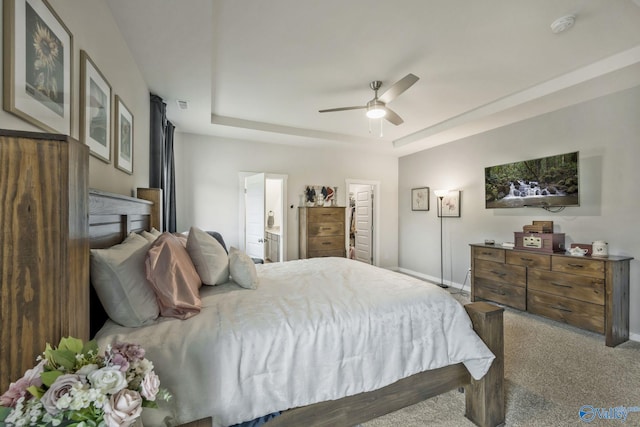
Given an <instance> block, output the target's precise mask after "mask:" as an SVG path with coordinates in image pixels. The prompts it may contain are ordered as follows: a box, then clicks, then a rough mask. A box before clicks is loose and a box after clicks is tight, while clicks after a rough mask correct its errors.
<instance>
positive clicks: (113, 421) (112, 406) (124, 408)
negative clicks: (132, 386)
mask: <svg viewBox="0 0 640 427" xmlns="http://www.w3.org/2000/svg"><path fill="white" fill-rule="evenodd" d="M102 409H103V410H104V421H105V423H106V424H107V427H128V426H130V425H131V424H133V423H134V422H135V420H136V419H137V418H138V417H139V416H140V414H141V413H142V397H140V394H139V393H138V392H137V391H133V390H129V389H124V390H120V391H119V392H118V393H116V394H114V395H112V396H111V397H110V398H109V400H108V401H107V402H105V404H104V407H103V408H102Z"/></svg>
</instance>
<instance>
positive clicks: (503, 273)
mask: <svg viewBox="0 0 640 427" xmlns="http://www.w3.org/2000/svg"><path fill="white" fill-rule="evenodd" d="M491 272H492V273H493V274H495V275H496V276H498V277H504V276H506V275H507V273H505V272H503V271H495V270H491Z"/></svg>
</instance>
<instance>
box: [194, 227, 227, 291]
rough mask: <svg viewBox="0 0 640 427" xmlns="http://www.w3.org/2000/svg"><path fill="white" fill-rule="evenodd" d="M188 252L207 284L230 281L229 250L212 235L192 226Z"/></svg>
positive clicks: (204, 282) (203, 281)
mask: <svg viewBox="0 0 640 427" xmlns="http://www.w3.org/2000/svg"><path fill="white" fill-rule="evenodd" d="M187 252H189V256H190V257H191V261H193V265H195V267H196V270H197V271H198V275H199V276H200V280H202V283H203V284H205V285H219V284H221V283H225V282H227V281H229V257H228V256H227V251H225V250H224V248H223V247H222V245H221V244H220V243H219V242H218V241H217V240H216V239H215V238H213V237H212V236H211V235H209V234H208V233H206V232H205V231H202V230H200V229H199V228H197V227H191V229H190V230H189V237H188V238H187Z"/></svg>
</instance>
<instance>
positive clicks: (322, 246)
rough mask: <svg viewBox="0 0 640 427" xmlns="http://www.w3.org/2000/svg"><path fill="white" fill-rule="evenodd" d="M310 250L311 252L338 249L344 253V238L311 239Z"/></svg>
mask: <svg viewBox="0 0 640 427" xmlns="http://www.w3.org/2000/svg"><path fill="white" fill-rule="evenodd" d="M308 249H309V252H314V251H334V250H338V249H339V250H342V251H344V238H343V237H342V236H329V237H310V238H309V246H308Z"/></svg>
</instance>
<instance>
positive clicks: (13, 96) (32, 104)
mask: <svg viewBox="0 0 640 427" xmlns="http://www.w3.org/2000/svg"><path fill="white" fill-rule="evenodd" d="M3 14H4V22H3V23H4V25H3V30H4V48H3V61H4V70H5V72H4V81H3V84H4V86H3V107H4V109H5V110H6V111H8V112H9V113H12V114H15V115H16V116H18V117H20V118H21V119H23V120H25V121H26V122H28V123H31V124H32V125H34V126H36V127H38V128H40V129H42V130H44V131H48V132H53V133H60V134H64V135H70V134H71V120H72V117H73V102H72V99H73V90H72V82H73V78H72V77H73V76H72V71H73V36H72V34H71V32H70V31H69V29H68V28H67V27H66V26H65V24H64V22H62V20H61V19H60V17H59V16H58V15H57V14H56V13H55V11H54V10H53V8H52V7H51V6H50V5H49V3H48V2H46V1H42V0H3Z"/></svg>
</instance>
